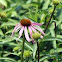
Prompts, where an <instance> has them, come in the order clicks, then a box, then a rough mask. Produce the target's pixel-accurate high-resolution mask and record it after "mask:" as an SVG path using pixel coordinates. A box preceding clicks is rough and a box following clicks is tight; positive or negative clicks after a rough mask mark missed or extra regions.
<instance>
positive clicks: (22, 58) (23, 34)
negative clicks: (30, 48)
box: [21, 34, 25, 62]
mask: <svg viewBox="0 0 62 62" xmlns="http://www.w3.org/2000/svg"><path fill="white" fill-rule="evenodd" d="M24 43H25V36H24V34H23V43H22V55H21V62H23V53H24Z"/></svg>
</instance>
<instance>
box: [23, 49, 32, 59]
mask: <svg viewBox="0 0 62 62" xmlns="http://www.w3.org/2000/svg"><path fill="white" fill-rule="evenodd" d="M30 55H31V54H30V51H29V50H28V51H25V52H24V57H25V58H27V57H30Z"/></svg>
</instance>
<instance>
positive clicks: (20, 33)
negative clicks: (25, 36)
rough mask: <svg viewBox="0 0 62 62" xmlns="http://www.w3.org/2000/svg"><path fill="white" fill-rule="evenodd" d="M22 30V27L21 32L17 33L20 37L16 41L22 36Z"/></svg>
mask: <svg viewBox="0 0 62 62" xmlns="http://www.w3.org/2000/svg"><path fill="white" fill-rule="evenodd" d="M23 30H24V27H22V28H21V30H20V32H19V35H20V36H19V38H18V39H17V40H19V39H20V37H21V36H22V33H23ZM17 40H16V41H17Z"/></svg>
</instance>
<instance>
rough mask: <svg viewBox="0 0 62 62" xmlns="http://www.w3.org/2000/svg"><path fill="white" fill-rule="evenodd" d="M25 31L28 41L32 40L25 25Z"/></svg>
mask: <svg viewBox="0 0 62 62" xmlns="http://www.w3.org/2000/svg"><path fill="white" fill-rule="evenodd" d="M24 33H25V38H26V40H27V41H28V42H30V38H29V35H28V31H27V27H26V26H25V29H24Z"/></svg>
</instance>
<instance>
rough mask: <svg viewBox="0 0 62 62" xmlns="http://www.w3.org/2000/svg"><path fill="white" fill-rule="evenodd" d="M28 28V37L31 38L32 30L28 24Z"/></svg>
mask: <svg viewBox="0 0 62 62" xmlns="http://www.w3.org/2000/svg"><path fill="white" fill-rule="evenodd" d="M28 29H29V33H30V37H31V38H32V30H31V28H30V26H29V27H28Z"/></svg>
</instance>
